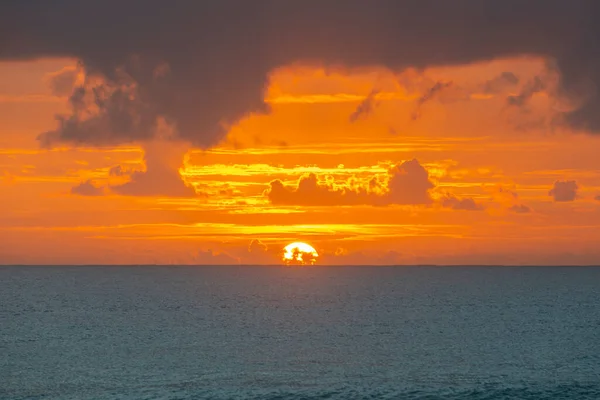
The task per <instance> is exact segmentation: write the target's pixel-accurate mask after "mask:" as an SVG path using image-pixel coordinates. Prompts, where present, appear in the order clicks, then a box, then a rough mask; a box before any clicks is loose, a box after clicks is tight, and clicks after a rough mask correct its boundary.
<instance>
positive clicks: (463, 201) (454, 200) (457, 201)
mask: <svg viewBox="0 0 600 400" xmlns="http://www.w3.org/2000/svg"><path fill="white" fill-rule="evenodd" d="M441 203H442V207H447V208H451V209H453V210H463V211H482V210H483V209H484V207H483V206H482V205H481V204H478V203H476V202H475V200H473V199H472V198H470V197H464V198H460V197H457V196H455V195H453V194H450V193H448V194H446V195H445V196H444V197H443V198H442V200H441Z"/></svg>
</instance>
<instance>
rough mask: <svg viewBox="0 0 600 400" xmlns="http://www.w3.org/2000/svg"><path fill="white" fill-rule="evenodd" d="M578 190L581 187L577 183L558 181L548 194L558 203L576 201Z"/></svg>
mask: <svg viewBox="0 0 600 400" xmlns="http://www.w3.org/2000/svg"><path fill="white" fill-rule="evenodd" d="M578 190H579V185H577V182H575V181H556V182H554V186H553V187H552V189H551V190H550V192H548V194H549V195H550V196H552V198H554V201H557V202H565V201H575V200H576V199H577V191H578Z"/></svg>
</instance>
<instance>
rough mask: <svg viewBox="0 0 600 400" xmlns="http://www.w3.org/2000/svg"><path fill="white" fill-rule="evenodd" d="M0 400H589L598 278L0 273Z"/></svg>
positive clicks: (214, 270) (554, 274) (599, 351)
mask: <svg viewBox="0 0 600 400" xmlns="http://www.w3.org/2000/svg"><path fill="white" fill-rule="evenodd" d="M0 398H1V399H11V400H13V399H14V400H16V399H205V398H206V399H246V398H249V399H282V400H283V399H490V400H491V399H598V398H600V268H590V267H588V268H577V267H564V268H559V267H552V268H551V267H548V268H546V267H307V268H281V267H243V266H240V267H20V266H19V267H0Z"/></svg>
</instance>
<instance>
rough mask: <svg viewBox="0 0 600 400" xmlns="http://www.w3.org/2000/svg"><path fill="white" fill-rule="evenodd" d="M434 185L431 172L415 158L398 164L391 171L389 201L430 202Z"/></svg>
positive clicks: (403, 202)
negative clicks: (430, 191)
mask: <svg viewBox="0 0 600 400" xmlns="http://www.w3.org/2000/svg"><path fill="white" fill-rule="evenodd" d="M433 187H434V185H433V183H432V182H431V181H430V180H429V173H428V172H427V170H426V169H425V168H423V166H422V165H421V164H419V162H418V161H417V160H415V159H413V160H410V161H405V162H403V163H402V164H400V165H396V166H395V167H394V168H392V170H391V171H390V180H389V182H388V189H389V194H388V197H389V202H390V203H392V204H429V203H431V197H430V195H429V190H430V189H433Z"/></svg>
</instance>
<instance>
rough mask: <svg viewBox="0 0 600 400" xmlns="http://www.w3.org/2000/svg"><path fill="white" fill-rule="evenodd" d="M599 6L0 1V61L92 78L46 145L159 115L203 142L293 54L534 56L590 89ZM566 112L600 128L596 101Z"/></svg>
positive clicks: (435, 59)
mask: <svg viewBox="0 0 600 400" xmlns="http://www.w3.org/2000/svg"><path fill="white" fill-rule="evenodd" d="M599 16H600V2H598V1H597V0H528V1H523V0H454V1H448V0H405V1H399V0H377V1H367V0H362V1H359V0H344V1H333V0H318V1H317V0H284V1H282V0H252V1H248V0H238V1H234V0H214V1H213V0H206V1H197V0H175V1H172V2H166V1H159V0H143V1H142V0H131V1H120V0H119V1H116V0H101V1H100V0H99V1H81V0H55V1H37V0H4V1H2V2H1V3H0V59H4V60H10V59H28V58H35V57H46V56H72V57H77V58H79V59H81V60H82V63H83V65H84V66H85V68H86V70H87V72H88V75H89V74H98V75H101V76H104V78H105V82H106V83H105V84H104V85H102V86H100V87H97V88H96V90H95V91H93V92H91V93H90V90H91V89H90V88H87V89H83V88H79V89H76V90H75V91H74V93H73V94H72V97H71V103H72V106H73V109H74V112H73V115H71V116H65V117H63V118H62V119H60V120H59V127H58V129H57V130H56V131H54V132H49V133H46V134H44V135H42V137H41V139H42V141H43V142H46V143H47V144H52V143H54V142H58V141H67V142H72V143H75V144H114V143H123V142H129V141H136V140H145V139H149V138H152V137H153V136H154V134H155V127H156V124H157V120H163V121H166V122H167V123H168V124H171V126H174V127H175V134H176V135H177V136H179V137H181V138H183V139H186V140H190V141H192V142H193V143H194V144H195V145H197V146H203V147H207V146H211V145H213V144H215V143H216V142H217V141H218V140H219V139H221V137H222V135H223V134H224V129H225V127H226V124H228V123H234V122H236V121H237V120H239V119H240V118H241V117H242V116H244V115H246V114H247V113H250V112H260V111H264V110H265V107H266V106H265V104H264V103H263V90H264V87H265V84H266V79H267V78H268V73H269V71H271V70H272V69H273V68H276V67H278V66H282V65H287V64H290V63H293V62H315V63H319V64H324V65H335V66H345V67H360V66H370V65H381V66H387V67H390V68H393V69H402V68H405V67H409V66H412V67H417V68H418V67H425V66H432V65H445V64H460V63H467V62H473V61H478V60H488V59H492V58H495V57H507V56H516V55H522V54H531V55H541V56H548V57H550V58H552V59H554V60H555V62H556V67H557V68H558V70H559V71H560V73H561V89H562V90H563V91H564V94H570V95H578V94H581V93H589V92H590V90H589V89H590V88H592V89H594V93H595V86H596V85H597V84H599V83H600V51H599V50H600V23H599V22H600V21H599V18H598V17H599ZM132 56H134V57H133V58H132ZM86 96H88V97H89V96H92V97H93V98H94V99H95V101H94V107H95V108H96V112H97V113H96V117H94V118H91V119H90V118H85V113H86V109H85V107H87V105H86V104H84V98H86ZM565 117H566V118H565V120H566V123H567V124H569V125H570V126H571V127H573V128H576V129H585V130H589V131H594V132H598V131H600V99H599V98H598V96H597V95H596V94H594V95H592V96H589V97H588V99H587V101H586V102H585V103H584V104H583V105H582V106H581V107H580V108H579V109H577V110H575V111H571V112H569V113H568V114H566V115H565Z"/></svg>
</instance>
